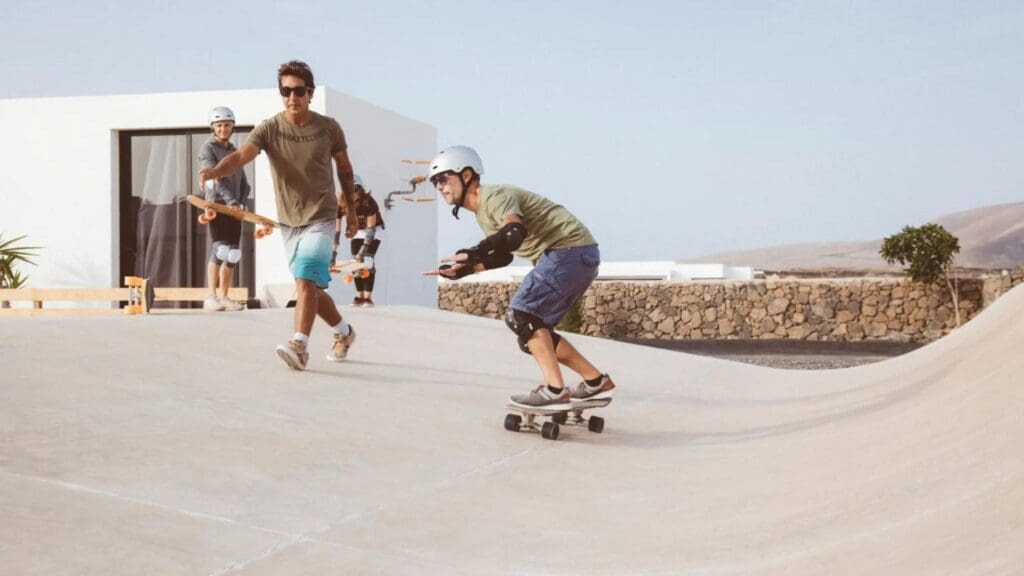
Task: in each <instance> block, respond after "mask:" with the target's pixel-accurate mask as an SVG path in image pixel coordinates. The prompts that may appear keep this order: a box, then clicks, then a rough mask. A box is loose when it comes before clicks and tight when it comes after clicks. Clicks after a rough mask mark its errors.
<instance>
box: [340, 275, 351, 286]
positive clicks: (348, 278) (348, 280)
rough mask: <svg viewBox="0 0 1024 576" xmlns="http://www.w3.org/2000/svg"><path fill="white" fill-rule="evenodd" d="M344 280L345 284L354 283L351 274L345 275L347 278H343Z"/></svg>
mask: <svg viewBox="0 0 1024 576" xmlns="http://www.w3.org/2000/svg"><path fill="white" fill-rule="evenodd" d="M342 280H344V281H345V284H351V283H352V275H351V274H345V276H344V277H342Z"/></svg>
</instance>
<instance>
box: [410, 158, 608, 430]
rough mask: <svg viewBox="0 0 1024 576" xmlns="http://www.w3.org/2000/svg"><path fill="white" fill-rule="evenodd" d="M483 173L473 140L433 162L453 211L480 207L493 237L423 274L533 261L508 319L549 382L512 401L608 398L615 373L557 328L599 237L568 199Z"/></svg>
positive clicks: (479, 217) (559, 406)
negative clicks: (569, 373)
mask: <svg viewBox="0 0 1024 576" xmlns="http://www.w3.org/2000/svg"><path fill="white" fill-rule="evenodd" d="M483 173H484V168H483V162H482V161H481V160H480V156H479V155H477V153H476V151H474V150H473V149H472V148H469V147H467V146H453V147H451V148H448V149H446V150H443V151H441V153H440V154H438V155H437V157H436V158H434V160H433V161H432V162H431V163H430V181H431V183H433V184H434V186H435V187H436V188H437V190H438V192H440V193H441V195H442V196H443V197H444V200H445V202H447V203H448V204H449V205H453V206H455V208H453V209H452V214H454V215H455V217H456V218H458V217H459V209H460V208H465V209H466V210H469V211H470V212H473V213H475V214H476V221H477V223H478V224H479V225H480V229H481V230H483V232H484V234H487V238H485V239H484V240H483V241H482V242H480V243H479V244H477V245H476V246H473V247H472V248H467V249H465V250H459V251H458V253H456V254H455V255H454V256H449V257H447V258H443V259H442V260H441V262H442V263H443V265H442V266H441V267H440V268H439V269H438V270H432V271H429V272H424V274H426V275H440V276H443V277H445V278H449V279H452V280H457V279H459V278H463V277H465V276H468V275H470V274H473V273H475V272H480V271H483V270H485V269H489V268H500V267H502V266H507V265H508V264H509V263H511V262H512V257H513V256H519V257H520V258H525V259H527V260H530V261H531V262H533V264H534V268H533V270H531V271H530V272H529V274H527V275H526V277H525V278H523V282H522V284H520V285H519V288H518V289H517V290H516V292H515V294H513V296H512V299H511V301H510V302H509V307H508V310H507V311H506V312H505V323H506V324H507V325H508V327H509V328H510V329H511V330H512V331H513V332H515V333H516V336H518V338H519V347H520V349H522V350H523V351H524V352H526V353H527V354H531V355H532V356H533V358H534V360H536V361H537V364H538V365H539V366H540V370H541V373H542V374H543V376H544V380H545V382H544V384H541V385H540V386H538V387H537V388H535V389H534V390H532V391H531V392H529V393H527V394H516V395H514V396H512V398H511V402H512V404H515V405H518V406H521V407H524V408H545V409H549V410H569V409H570V408H571V407H572V402H573V401H583V400H602V399H610V398H611V397H612V396H613V395H614V394H615V383H614V382H613V381H612V379H611V378H610V377H609V376H608V375H607V374H603V373H601V372H600V371H599V370H598V369H597V368H595V367H594V365H593V364H591V363H590V362H589V361H588V360H587V359H586V358H584V357H583V355H582V354H580V352H579V351H578V350H576V348H575V347H574V346H573V345H572V344H570V343H569V341H568V340H566V339H565V338H564V337H562V336H561V335H560V334H558V333H556V332H555V330H554V327H555V326H556V325H557V324H558V322H559V321H561V319H562V317H564V316H565V314H566V312H568V311H569V308H571V307H572V305H573V304H574V303H575V302H576V301H577V300H578V299H579V298H580V297H581V296H583V294H584V293H585V292H586V291H587V288H588V287H589V286H590V284H591V283H592V282H593V281H594V278H596V277H597V269H598V265H599V264H600V263H601V253H600V251H599V250H598V247H597V241H595V240H594V237H593V236H592V235H591V234H590V230H588V229H587V227H586V226H584V225H583V223H582V222H580V221H579V219H577V218H576V217H575V216H573V214H572V213H571V212H569V211H568V210H566V209H565V207H564V206H561V205H560V204H557V203H555V202H552V201H551V200H548V199H547V198H544V197H543V196H540V195H538V194H534V193H533V192H529V191H527V190H523V189H522V188H518V187H516V186H508V185H487V186H485V185H482V184H480V177H481V176H482V175H483ZM560 363H561V364H563V365H565V366H567V367H568V368H570V369H571V370H573V371H574V372H576V373H577V374H579V375H580V377H581V378H582V379H583V381H582V382H580V383H579V384H578V385H576V386H575V387H574V388H573V389H572V390H571V391H568V390H566V389H565V382H564V381H563V380H562V371H561V369H560V368H559V366H558V365H559V364H560Z"/></svg>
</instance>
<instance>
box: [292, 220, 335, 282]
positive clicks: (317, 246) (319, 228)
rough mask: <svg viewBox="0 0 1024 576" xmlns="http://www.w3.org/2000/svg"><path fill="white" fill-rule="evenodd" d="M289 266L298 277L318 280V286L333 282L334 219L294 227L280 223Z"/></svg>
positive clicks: (293, 274) (298, 278) (296, 277)
mask: <svg viewBox="0 0 1024 576" xmlns="http://www.w3.org/2000/svg"><path fill="white" fill-rule="evenodd" d="M281 235H282V236H284V249H285V254H286V255H287V257H288V267H289V268H290V269H291V271H292V277H294V278H295V279H296V280H309V281H311V282H315V283H316V286H317V288H327V286H328V285H329V284H330V283H331V273H330V271H329V270H330V267H331V259H332V257H333V256H332V255H333V254H334V220H324V221H323V222H315V223H313V224H309V225H307V226H299V227H297V228H292V227H290V226H284V225H282V226H281Z"/></svg>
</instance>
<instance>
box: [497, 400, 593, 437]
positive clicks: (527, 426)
mask: <svg viewBox="0 0 1024 576" xmlns="http://www.w3.org/2000/svg"><path fill="white" fill-rule="evenodd" d="M611 403H612V398H601V399H600V400H580V401H574V402H573V403H572V408H570V409H568V410H558V409H556V410H551V409H546V408H527V407H525V406H520V405H518V404H512V403H511V402H510V403H508V404H506V405H505V408H506V409H507V410H511V411H513V412H518V414H507V415H505V429H506V430H508V431H510V432H519V431H520V430H532V431H535V432H540V434H541V436H543V437H544V438H547V439H548V440H556V439H557V438H558V432H559V428H558V426H559V424H561V425H568V426H586V427H587V429H588V430H590V431H591V432H596V433H598V434H600V433H601V432H602V431H603V430H604V418H601V417H600V416H591V417H589V418H588V417H586V416H584V415H583V413H584V412H585V411H587V410H593V409H594V408H604V407H605V406H607V405H609V404H611ZM520 414H521V415H522V416H520ZM549 416H550V417H551V421H550V422H543V423H542V422H538V421H537V420H538V418H545V417H549ZM523 417H525V418H526V421H525V422H524V421H523Z"/></svg>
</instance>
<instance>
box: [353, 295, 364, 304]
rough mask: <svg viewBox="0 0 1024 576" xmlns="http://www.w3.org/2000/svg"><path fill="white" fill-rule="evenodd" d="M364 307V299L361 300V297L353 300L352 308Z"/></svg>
mask: <svg viewBox="0 0 1024 576" xmlns="http://www.w3.org/2000/svg"><path fill="white" fill-rule="evenodd" d="M362 305H363V299H362V298H360V297H359V296H356V297H355V298H353V299H352V306H353V307H358V306H362Z"/></svg>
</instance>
